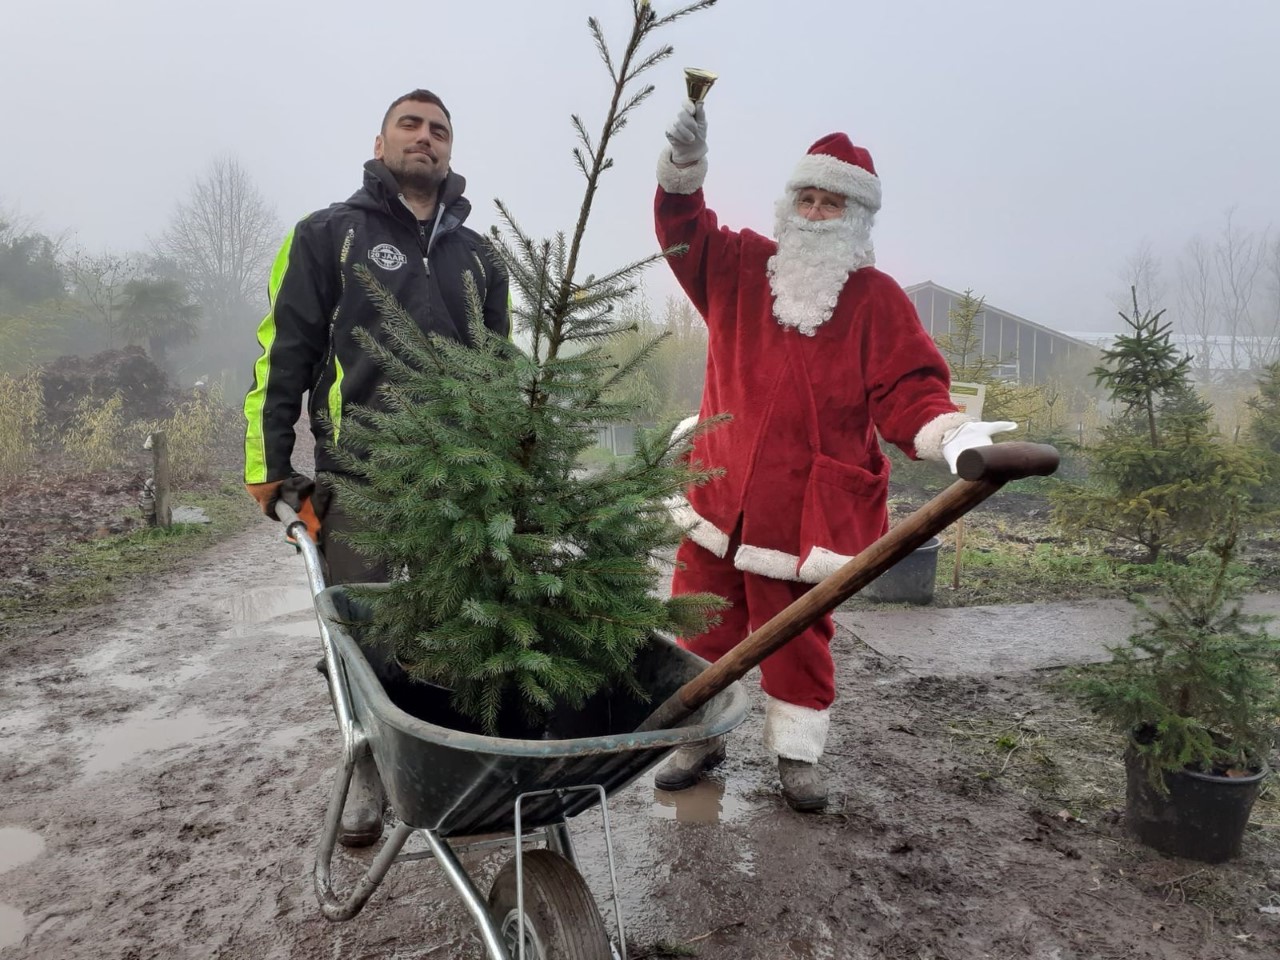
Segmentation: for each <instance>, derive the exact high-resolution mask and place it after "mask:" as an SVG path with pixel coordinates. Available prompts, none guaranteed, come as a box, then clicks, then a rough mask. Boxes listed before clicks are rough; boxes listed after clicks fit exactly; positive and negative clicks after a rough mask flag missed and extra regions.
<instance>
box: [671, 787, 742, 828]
mask: <svg viewBox="0 0 1280 960" xmlns="http://www.w3.org/2000/svg"><path fill="white" fill-rule="evenodd" d="M649 812H650V814H651V815H652V816H654V817H657V818H658V819H660V820H676V821H678V822H680V823H730V822H732V821H734V820H740V819H742V817H744V816H746V815H747V814H748V813H750V812H751V804H749V803H747V802H746V801H745V800H743V799H742V798H741V797H739V796H737V795H735V794H734V793H731V792H726V790H725V785H724V783H723V782H722V781H720V780H716V779H708V780H702V781H700V782H699V783H697V784H696V785H694V786H692V787H690V788H689V789H688V790H677V791H675V792H674V793H668V792H667V791H666V790H659V789H657V788H656V787H655V788H654V791H653V806H652V807H650V808H649Z"/></svg>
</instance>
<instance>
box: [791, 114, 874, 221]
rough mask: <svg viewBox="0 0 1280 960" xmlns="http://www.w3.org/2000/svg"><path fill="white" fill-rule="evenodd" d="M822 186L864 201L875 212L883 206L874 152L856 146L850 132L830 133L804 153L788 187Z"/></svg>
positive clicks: (794, 189)
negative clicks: (873, 159) (849, 134)
mask: <svg viewBox="0 0 1280 960" xmlns="http://www.w3.org/2000/svg"><path fill="white" fill-rule="evenodd" d="M805 187H819V188H821V189H823V190H830V191H831V192H832V193H838V194H840V195H841V196H844V197H848V198H849V199H850V200H853V201H855V202H857V203H860V204H862V205H863V206H864V207H866V208H867V209H869V210H871V211H872V212H873V213H874V212H875V211H876V210H879V209H880V178H879V177H877V176H876V166H875V164H874V163H872V162H871V154H870V153H869V152H868V151H867V150H866V148H865V147H856V146H854V145H853V142H852V141H851V140H850V139H849V137H848V136H847V135H846V134H843V133H829V134H827V135H826V136H825V137H823V138H822V139H821V140H819V141H818V142H817V143H815V144H814V145H813V146H811V147H810V148H809V152H808V153H806V154H805V155H804V157H803V158H802V159H801V160H800V162H799V163H798V164H796V169H795V172H794V173H792V174H791V179H790V180H788V181H787V189H788V190H791V191H796V190H803V189H804V188H805Z"/></svg>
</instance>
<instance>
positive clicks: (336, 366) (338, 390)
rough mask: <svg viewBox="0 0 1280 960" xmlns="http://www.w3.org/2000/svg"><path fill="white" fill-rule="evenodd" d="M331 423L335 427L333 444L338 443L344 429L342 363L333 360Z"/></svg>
mask: <svg viewBox="0 0 1280 960" xmlns="http://www.w3.org/2000/svg"><path fill="white" fill-rule="evenodd" d="M329 422H330V423H331V424H332V425H333V442H334V443H335V444H336V443H337V442H338V431H339V430H341V429H342V361H340V360H339V359H338V358H337V357H336V356H335V357H334V358H333V386H331V387H330V388H329Z"/></svg>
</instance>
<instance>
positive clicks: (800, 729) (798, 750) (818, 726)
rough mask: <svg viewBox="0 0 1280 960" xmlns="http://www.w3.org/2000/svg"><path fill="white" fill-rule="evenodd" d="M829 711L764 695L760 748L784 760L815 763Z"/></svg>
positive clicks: (829, 721)
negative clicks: (762, 734)
mask: <svg viewBox="0 0 1280 960" xmlns="http://www.w3.org/2000/svg"><path fill="white" fill-rule="evenodd" d="M830 723H831V716H830V713H829V712H828V711H826V710H814V709H813V708H812V707H801V706H798V705H797V704H794V703H787V702H786V701H785V700H778V699H776V698H774V697H770V696H768V695H767V694H766V696H765V705H764V748H765V750H767V751H768V752H770V753H773V754H776V755H777V756H779V757H786V758H787V759H788V760H803V761H804V762H805V763H817V762H818V758H819V757H821V756H822V750H823V748H824V747H825V746H826V745H827V727H828V726H829V725H830Z"/></svg>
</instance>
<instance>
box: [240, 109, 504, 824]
mask: <svg viewBox="0 0 1280 960" xmlns="http://www.w3.org/2000/svg"><path fill="white" fill-rule="evenodd" d="M452 153H453V122H452V118H451V117H450V115H449V111H448V110H447V109H446V108H445V105H444V103H443V102H442V101H441V100H440V98H439V97H438V96H436V95H435V94H434V93H431V92H430V91H428V90H414V91H413V92H411V93H407V94H405V95H404V96H403V97H400V98H399V99H398V100H396V101H395V102H394V103H393V104H392V105H391V106H390V108H388V110H387V112H386V115H385V116H384V117H383V120H382V130H381V132H380V133H379V134H378V136H377V138H376V139H375V140H374V145H373V155H374V159H373V160H370V161H369V162H367V163H366V164H365V165H364V186H363V187H362V188H361V189H359V190H357V191H356V192H355V193H354V194H353V195H352V196H351V198H350V199H349V200H347V201H346V202H345V203H335V204H333V205H332V206H330V207H329V208H328V209H325V210H320V211H317V212H316V213H313V214H311V215H310V216H308V217H306V218H304V219H303V220H302V221H301V222H299V223H298V224H297V226H295V227H294V228H293V230H291V231H290V232H289V235H288V236H287V237H286V238H285V241H284V245H283V246H282V247H281V249H280V253H279V254H278V255H277V257H276V260H275V264H274V266H273V267H272V270H271V281H270V287H269V291H268V292H269V296H270V302H271V309H270V311H269V312H268V313H267V316H266V317H265V319H263V321H262V323H261V325H260V326H259V327H258V343H259V344H260V345H261V346H262V356H260V357H259V358H258V360H257V362H256V363H255V364H254V377H253V387H252V389H250V391H249V393H248V395H247V396H246V397H245V402H244V415H245V421H246V424H247V427H246V430H245V467H244V479H245V486H246V487H247V488H248V490H249V493H250V494H252V496H253V497H254V499H255V500H257V501H258V503H259V504H260V505H261V506H262V511H263V513H265V514H266V515H267V516H269V517H272V518H275V504H276V502H277V500H278V499H279V498H280V497H281V496H282V495H286V496H289V495H292V497H293V498H296V499H295V500H294V502H295V503H300V506H301V509H300V510H299V515H300V516H302V517H303V518H304V519H306V520H307V521H308V526H309V527H310V528H311V530H312V533H313V535H314V536H315V537H316V540H317V542H318V543H319V544H320V547H321V549H322V551H323V553H324V558H325V567H326V577H327V579H328V582H329V583H362V582H365V583H367V582H378V581H385V580H386V579H387V571H386V569H385V568H384V567H382V566H380V565H377V564H370V563H368V562H366V561H365V560H364V558H362V557H361V556H359V555H358V554H356V553H355V552H354V551H353V550H352V549H351V548H350V547H349V546H348V545H346V544H344V543H342V542H341V541H340V540H335V539H334V538H333V537H332V535H333V534H334V533H338V532H343V531H350V530H352V529H353V521H352V518H350V517H349V516H347V515H346V514H345V513H344V512H343V510H342V505H341V504H340V503H338V502H336V501H335V499H334V496H333V487H332V483H331V479H330V478H331V475H332V474H333V473H336V472H339V471H340V470H341V467H340V465H339V464H338V463H337V461H336V460H335V459H334V456H333V451H334V448H335V446H336V445H337V444H338V442H339V439H340V437H341V431H342V415H343V411H344V410H345V409H346V408H347V407H349V406H350V405H352V404H358V405H363V406H376V405H377V391H378V387H379V385H380V384H381V382H382V372H381V370H380V369H379V367H378V365H377V364H376V363H375V362H374V360H373V359H372V358H371V357H370V356H368V355H367V354H366V353H365V351H364V350H363V349H362V348H361V347H360V345H359V343H358V342H357V340H356V338H355V331H356V330H357V329H359V328H363V329H365V330H368V331H369V332H371V333H373V334H374V335H375V336H376V335H377V334H378V331H379V330H380V329H381V318H380V315H379V313H378V310H377V308H376V307H375V306H374V304H373V303H372V302H371V301H370V300H369V298H368V296H367V295H366V293H365V290H364V287H363V285H362V284H361V283H360V281H359V278H358V277H357V276H356V275H355V273H354V267H355V265H356V264H358V263H363V264H365V265H366V266H367V267H368V268H369V269H370V270H371V271H372V273H373V275H374V276H375V277H377V279H378V280H379V281H380V282H381V283H382V284H383V285H384V286H385V287H387V288H388V289H389V290H390V291H391V293H393V294H394V295H395V296H396V298H397V299H398V300H399V302H400V303H401V304H402V305H403V306H404V308H405V309H406V310H407V311H408V312H409V314H410V315H411V316H412V317H413V318H414V319H415V320H416V321H417V322H418V325H419V326H420V327H421V328H422V329H423V330H424V331H426V332H428V333H434V334H438V335H440V336H443V337H448V338H450V339H452V340H456V341H459V342H461V343H469V342H470V340H471V336H470V331H469V329H468V319H469V318H468V311H467V296H466V288H465V284H464V277H465V276H466V275H467V274H468V273H469V274H470V275H471V276H472V278H473V279H474V281H475V284H476V288H477V290H478V291H479V294H480V300H481V302H482V304H483V306H484V324H485V326H486V327H487V328H488V329H490V330H492V331H494V332H495V333H498V334H500V335H502V336H508V335H509V333H510V320H509V317H508V312H507V291H508V285H507V276H506V273H505V271H504V270H503V268H502V266H501V265H500V263H499V262H498V259H497V256H496V255H495V253H494V252H493V249H492V247H491V246H490V245H489V244H488V243H487V242H486V241H485V240H484V239H483V238H482V237H481V236H480V235H479V234H478V233H476V232H475V231H474V230H471V229H469V228H467V227H465V226H463V223H464V221H465V220H466V218H467V215H468V214H469V213H470V212H471V204H470V203H469V202H468V201H467V200H466V198H464V197H463V195H462V192H463V189H464V188H465V186H466V181H465V180H464V179H463V178H462V177H461V176H459V175H458V174H456V173H454V172H453V171H452V170H451V169H450V168H449V161H450V158H451V156H452ZM304 393H308V394H309V398H310V399H309V413H310V415H311V431H312V433H313V434H314V436H315V484H314V490H313V487H312V483H311V481H310V480H308V479H307V478H305V477H302V476H301V475H299V474H297V473H295V472H294V469H293V466H292V463H291V455H292V453H293V440H294V424H295V423H296V422H297V419H298V415H299V413H300V411H301V408H302V395H303V394H304ZM382 804H383V798H382V788H381V784H380V783H379V782H378V778H377V771H376V769H375V768H374V766H373V763H372V760H371V758H365V759H364V760H362V761H360V762H359V763H358V764H357V766H356V771H355V776H354V778H353V780H352V785H351V791H350V793H349V795H348V804H347V810H346V813H345V814H344V816H343V823H342V832H341V834H340V839H341V840H342V842H343V843H344V844H346V845H348V846H363V845H367V844H370V843H373V842H374V841H376V840H377V839H378V837H379V836H380V835H381V832H382Z"/></svg>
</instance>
